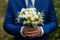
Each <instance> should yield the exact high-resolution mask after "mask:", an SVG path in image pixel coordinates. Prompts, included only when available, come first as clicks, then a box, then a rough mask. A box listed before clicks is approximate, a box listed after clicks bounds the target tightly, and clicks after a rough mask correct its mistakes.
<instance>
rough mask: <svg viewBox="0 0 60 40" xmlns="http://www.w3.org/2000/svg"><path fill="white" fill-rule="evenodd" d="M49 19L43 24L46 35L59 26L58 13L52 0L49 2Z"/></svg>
mask: <svg viewBox="0 0 60 40" xmlns="http://www.w3.org/2000/svg"><path fill="white" fill-rule="evenodd" d="M47 21H48V22H46V23H45V24H44V26H43V29H44V34H45V35H48V34H50V33H51V32H52V31H53V30H55V29H56V28H57V18H56V13H55V10H54V6H53V1H52V0H50V3H49V17H48V20H47Z"/></svg>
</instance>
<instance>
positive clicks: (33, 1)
mask: <svg viewBox="0 0 60 40" xmlns="http://www.w3.org/2000/svg"><path fill="white" fill-rule="evenodd" d="M31 1H32V4H33V7H34V4H35V0H31ZM25 2H26V6H27V7H28V0H25ZM23 28H24V26H22V28H21V30H20V33H21V35H22V36H23V37H25V35H24V34H23V33H22V31H23ZM40 28H41V30H42V33H41V35H40V36H42V35H43V34H44V30H43V28H42V27H40Z"/></svg>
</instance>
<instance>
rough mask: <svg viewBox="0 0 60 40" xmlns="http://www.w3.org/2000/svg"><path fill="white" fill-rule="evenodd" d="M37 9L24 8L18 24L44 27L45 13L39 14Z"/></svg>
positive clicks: (18, 18) (20, 13)
mask: <svg viewBox="0 0 60 40" xmlns="http://www.w3.org/2000/svg"><path fill="white" fill-rule="evenodd" d="M36 10H37V9H36V8H22V10H21V11H20V12H18V13H19V15H18V17H17V22H18V23H23V25H25V26H32V27H34V26H36V25H43V21H44V20H43V12H37V11H36Z"/></svg>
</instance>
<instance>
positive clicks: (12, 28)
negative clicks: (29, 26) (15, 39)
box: [3, 0, 22, 36]
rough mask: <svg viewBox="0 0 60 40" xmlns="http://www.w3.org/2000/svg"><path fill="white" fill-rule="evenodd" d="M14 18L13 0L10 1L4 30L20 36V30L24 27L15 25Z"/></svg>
mask: <svg viewBox="0 0 60 40" xmlns="http://www.w3.org/2000/svg"><path fill="white" fill-rule="evenodd" d="M13 16H14V15H13V9H12V5H11V0H9V1H8V7H7V11H6V16H5V20H4V26H3V28H4V30H5V31H6V32H7V33H9V34H11V35H14V36H20V29H21V27H22V25H15V24H14V21H13V20H14V18H13Z"/></svg>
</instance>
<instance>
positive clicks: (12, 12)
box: [3, 0, 57, 40]
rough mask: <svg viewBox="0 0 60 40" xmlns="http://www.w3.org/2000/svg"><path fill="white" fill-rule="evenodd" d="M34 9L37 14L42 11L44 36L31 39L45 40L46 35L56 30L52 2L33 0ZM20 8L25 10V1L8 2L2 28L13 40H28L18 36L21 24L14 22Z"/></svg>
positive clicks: (49, 0)
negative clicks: (13, 37)
mask: <svg viewBox="0 0 60 40" xmlns="http://www.w3.org/2000/svg"><path fill="white" fill-rule="evenodd" d="M34 7H35V8H36V9H37V10H38V11H39V12H42V11H43V10H44V26H42V27H43V30H44V35H42V36H41V37H36V38H33V39H32V40H47V38H48V35H49V34H50V33H51V32H52V31H54V30H55V29H56V28H57V18H56V12H55V10H54V5H53V1H52V0H35V5H34ZM22 8H27V7H26V4H25V0H8V6H7V10H6V15H5V19H4V26H3V28H4V30H5V31H6V32H7V33H8V34H11V35H13V36H15V39H14V40H29V38H28V37H22V36H21V34H20V30H21V27H22V26H23V24H19V23H17V22H16V18H17V17H18V12H19V11H21V9H22Z"/></svg>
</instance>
